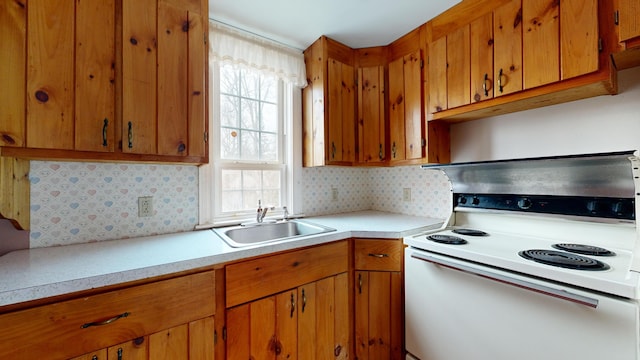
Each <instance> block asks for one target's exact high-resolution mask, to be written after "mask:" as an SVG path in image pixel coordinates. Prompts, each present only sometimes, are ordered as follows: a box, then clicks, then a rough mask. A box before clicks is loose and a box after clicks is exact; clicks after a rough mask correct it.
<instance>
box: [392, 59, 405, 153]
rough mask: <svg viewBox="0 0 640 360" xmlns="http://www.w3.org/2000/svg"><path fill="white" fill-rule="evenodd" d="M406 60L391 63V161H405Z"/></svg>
mask: <svg viewBox="0 0 640 360" xmlns="http://www.w3.org/2000/svg"><path fill="white" fill-rule="evenodd" d="M404 79H405V75H404V58H399V59H396V60H394V61H392V62H390V63H389V145H390V146H391V154H390V155H391V161H394V160H400V159H404V156H405V154H404V142H405V109H404V103H405V96H404V95H405V94H404Z"/></svg>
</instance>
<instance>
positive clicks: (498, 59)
mask: <svg viewBox="0 0 640 360" xmlns="http://www.w3.org/2000/svg"><path fill="white" fill-rule="evenodd" d="M493 42H494V66H493V69H494V73H493V78H494V82H493V87H494V90H493V94H494V96H496V97H497V96H502V95H507V94H511V93H514V92H516V91H521V90H522V1H521V0H511V1H510V2H508V3H506V4H504V5H502V6H500V7H498V8H497V9H495V10H494V12H493Z"/></svg>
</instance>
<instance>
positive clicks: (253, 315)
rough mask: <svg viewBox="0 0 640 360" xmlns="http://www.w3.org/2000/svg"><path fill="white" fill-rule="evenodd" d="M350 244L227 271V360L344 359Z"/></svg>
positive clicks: (348, 327) (347, 349)
mask: <svg viewBox="0 0 640 360" xmlns="http://www.w3.org/2000/svg"><path fill="white" fill-rule="evenodd" d="M348 256H349V242H348V241H346V240H345V241H338V242H334V243H330V244H326V245H320V246H315V247H309V248H304V249H301V250H295V251H291V252H285V253H279V254H275V255H269V256H264V257H260V258H256V259H252V260H247V261H243V262H239V263H235V264H230V265H228V266H227V267H226V269H225V270H226V272H225V283H226V307H227V308H226V310H225V315H226V324H225V328H226V338H225V339H226V345H225V347H226V358H227V359H230V360H235V359H241V360H246V359H255V360H258V359H289V360H292V359H300V360H312V359H321V360H324V359H348V358H350V355H349V354H350V347H351V342H350V339H351V329H352V327H351V317H350V316H351V312H350V308H351V307H350V297H349V296H350V295H349V294H350V290H349V286H350V285H349V283H350V282H349V272H348V269H349V266H348V263H349V262H348Z"/></svg>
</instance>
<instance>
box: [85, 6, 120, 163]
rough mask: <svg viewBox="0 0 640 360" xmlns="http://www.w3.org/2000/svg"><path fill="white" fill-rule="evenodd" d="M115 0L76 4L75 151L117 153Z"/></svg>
mask: <svg viewBox="0 0 640 360" xmlns="http://www.w3.org/2000/svg"><path fill="white" fill-rule="evenodd" d="M114 6H115V3H114V0H104V1H77V2H76V46H75V50H76V66H75V82H76V84H75V89H76V92H75V97H76V99H75V150H82V151H103V152H113V151H114V150H115V127H116V119H115V66H114V65H115V38H114V36H113V33H112V32H109V31H95V30H94V29H95V28H96V27H97V28H99V29H114V28H115V12H114Z"/></svg>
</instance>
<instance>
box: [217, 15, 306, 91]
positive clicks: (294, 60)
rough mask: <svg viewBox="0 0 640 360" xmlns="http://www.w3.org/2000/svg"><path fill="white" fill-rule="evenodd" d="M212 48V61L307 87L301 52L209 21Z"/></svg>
mask: <svg viewBox="0 0 640 360" xmlns="http://www.w3.org/2000/svg"><path fill="white" fill-rule="evenodd" d="M209 46H210V49H211V52H210V60H211V61H214V62H220V63H223V64H232V65H239V66H243V67H248V68H251V69H254V70H258V71H260V72H262V73H263V74H265V75H273V76H277V77H278V78H280V79H282V81H285V82H288V83H291V84H292V85H294V86H297V87H300V88H303V87H305V86H307V75H306V72H305V66H304V56H303V55H302V52H301V51H299V50H295V49H292V48H286V47H285V46H280V45H278V44H276V43H274V42H270V41H267V40H265V39H260V38H258V37H257V36H251V35H247V34H244V33H242V32H240V31H237V30H235V29H232V28H230V27H227V26H224V25H222V24H219V23H217V22H215V21H210V22H209Z"/></svg>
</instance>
